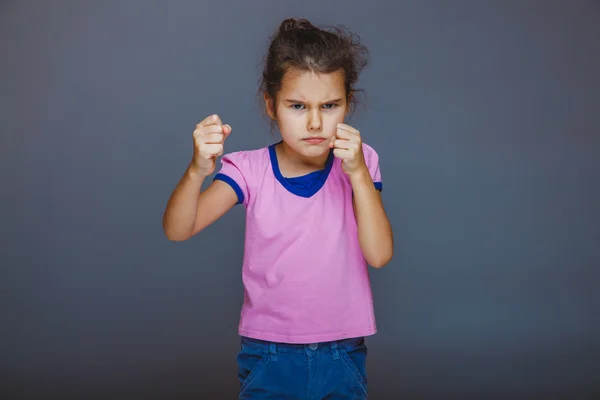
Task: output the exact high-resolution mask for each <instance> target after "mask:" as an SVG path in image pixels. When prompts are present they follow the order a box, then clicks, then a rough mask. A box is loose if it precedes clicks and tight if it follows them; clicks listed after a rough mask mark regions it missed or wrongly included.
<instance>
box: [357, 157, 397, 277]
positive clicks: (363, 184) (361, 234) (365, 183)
mask: <svg viewBox="0 0 600 400" xmlns="http://www.w3.org/2000/svg"><path fill="white" fill-rule="evenodd" d="M350 181H351V183H352V189H353V191H354V199H353V205H354V215H355V216H356V223H357V225H358V241H359V243H360V248H361V250H362V252H363V254H364V256H365V259H366V260H367V262H368V263H369V264H370V265H371V266H373V267H375V268H381V267H383V266H384V265H386V264H387V263H388V262H390V260H391V259H392V257H393V255H394V238H393V233H392V226H391V224H390V221H389V219H388V217H387V215H386V213H385V209H384V207H383V202H382V200H381V193H380V192H379V191H378V190H377V189H376V188H375V186H374V185H373V180H372V179H371V176H370V174H369V171H368V170H367V169H366V168H365V169H364V171H362V173H357V174H355V175H352V176H351V179H350Z"/></svg>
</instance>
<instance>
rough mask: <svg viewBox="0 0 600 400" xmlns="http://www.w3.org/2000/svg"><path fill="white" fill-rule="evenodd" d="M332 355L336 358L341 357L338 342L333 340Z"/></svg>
mask: <svg viewBox="0 0 600 400" xmlns="http://www.w3.org/2000/svg"><path fill="white" fill-rule="evenodd" d="M331 355H332V356H333V359H334V360H337V359H338V358H340V353H339V352H338V348H337V342H331Z"/></svg>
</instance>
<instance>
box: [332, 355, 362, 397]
mask: <svg viewBox="0 0 600 400" xmlns="http://www.w3.org/2000/svg"><path fill="white" fill-rule="evenodd" d="M339 353H340V359H341V360H342V363H343V364H344V365H345V366H346V369H347V371H348V373H349V374H350V375H351V376H352V377H353V378H354V380H355V381H356V383H358V384H359V386H360V387H361V388H362V389H363V390H364V392H365V395H366V394H367V392H368V380H367V365H366V362H367V348H366V347H365V346H359V347H356V348H349V349H345V348H340V351H339Z"/></svg>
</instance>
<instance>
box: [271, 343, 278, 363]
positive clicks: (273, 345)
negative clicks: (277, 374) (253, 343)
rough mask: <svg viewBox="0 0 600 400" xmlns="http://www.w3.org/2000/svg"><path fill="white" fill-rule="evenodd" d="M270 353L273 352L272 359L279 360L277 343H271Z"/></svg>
mask: <svg viewBox="0 0 600 400" xmlns="http://www.w3.org/2000/svg"><path fill="white" fill-rule="evenodd" d="M269 353H271V360H272V361H277V346H276V345H275V343H269Z"/></svg>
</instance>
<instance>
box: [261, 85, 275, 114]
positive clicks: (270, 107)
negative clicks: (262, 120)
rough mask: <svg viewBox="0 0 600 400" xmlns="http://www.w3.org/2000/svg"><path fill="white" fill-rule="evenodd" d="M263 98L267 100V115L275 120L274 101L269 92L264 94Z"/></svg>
mask: <svg viewBox="0 0 600 400" xmlns="http://www.w3.org/2000/svg"><path fill="white" fill-rule="evenodd" d="M263 98H264V99H265V110H266V112H267V115H268V116H269V117H270V118H271V119H272V120H275V104H274V101H273V99H272V98H271V96H269V95H268V94H267V92H264V93H263Z"/></svg>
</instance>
